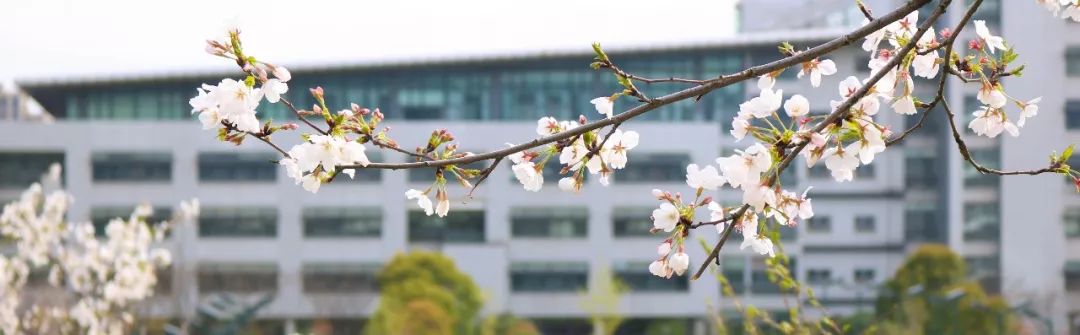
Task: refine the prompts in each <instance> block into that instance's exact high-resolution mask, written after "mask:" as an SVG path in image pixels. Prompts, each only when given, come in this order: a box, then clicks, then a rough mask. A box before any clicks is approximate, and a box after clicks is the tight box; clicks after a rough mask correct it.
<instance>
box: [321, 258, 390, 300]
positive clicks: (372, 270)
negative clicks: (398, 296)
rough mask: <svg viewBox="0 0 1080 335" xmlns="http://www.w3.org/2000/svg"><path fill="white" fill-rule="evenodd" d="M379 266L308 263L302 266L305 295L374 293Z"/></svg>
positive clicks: (377, 289) (377, 286)
mask: <svg viewBox="0 0 1080 335" xmlns="http://www.w3.org/2000/svg"><path fill="white" fill-rule="evenodd" d="M380 268H381V266H380V265H378V264H343V263H308V264H304V265H303V266H302V271H303V281H304V293H360V292H364V293H374V292H378V291H379V285H378V280H377V278H376V274H378V272H379V269H380Z"/></svg>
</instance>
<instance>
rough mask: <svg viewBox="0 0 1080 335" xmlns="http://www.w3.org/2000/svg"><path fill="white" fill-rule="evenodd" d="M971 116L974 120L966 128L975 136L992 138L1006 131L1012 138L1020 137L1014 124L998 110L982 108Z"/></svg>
mask: <svg viewBox="0 0 1080 335" xmlns="http://www.w3.org/2000/svg"><path fill="white" fill-rule="evenodd" d="M971 114H972V115H974V116H975V118H973V119H972V120H971V122H970V123H968V128H971V130H972V131H973V132H974V133H975V134H976V135H981V136H986V137H989V138H994V137H997V136H998V135H999V134H1001V132H1002V131H1006V132H1008V133H1009V135H1012V136H1013V137H1016V136H1020V130H1019V129H1018V128H1016V125H1015V124H1013V123H1012V122H1010V121H1008V120H1006V119H1005V113H1004V112H1002V111H1001V110H1000V109H994V108H987V107H986V106H982V107H981V108H980V109H979V110H977V111H975V112H973V113H971Z"/></svg>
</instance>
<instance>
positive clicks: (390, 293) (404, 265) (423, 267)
mask: <svg viewBox="0 0 1080 335" xmlns="http://www.w3.org/2000/svg"><path fill="white" fill-rule="evenodd" d="M378 280H379V287H380V293H381V300H380V302H379V307H378V309H376V311H375V313H374V314H373V315H372V318H371V321H370V322H369V323H368V325H367V331H366V333H368V334H387V335H389V334H393V335H398V334H402V335H409V334H412V335H421V334H463V335H464V334H472V333H473V332H474V328H475V320H476V318H477V315H478V313H479V311H480V307H481V305H482V304H483V301H482V299H481V295H480V289H479V288H478V287H477V286H476V283H474V282H473V281H472V278H470V277H469V276H468V275H467V274H465V273H463V272H461V271H459V270H458V269H457V266H455V265H454V261H453V260H451V259H450V258H448V257H446V256H443V255H441V254H438V253H433V252H411V253H408V254H403V253H399V254H397V255H394V258H393V259H391V260H390V262H389V263H387V264H386V266H385V267H384V268H383V269H382V271H380V272H379V274H378Z"/></svg>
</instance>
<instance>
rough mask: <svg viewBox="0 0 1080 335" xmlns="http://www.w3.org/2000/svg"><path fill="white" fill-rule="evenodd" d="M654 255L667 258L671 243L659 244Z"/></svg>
mask: <svg viewBox="0 0 1080 335" xmlns="http://www.w3.org/2000/svg"><path fill="white" fill-rule="evenodd" d="M656 253H657V254H658V255H660V257H665V256H667V255H668V253H671V242H664V243H660V245H659V246H657V247H656Z"/></svg>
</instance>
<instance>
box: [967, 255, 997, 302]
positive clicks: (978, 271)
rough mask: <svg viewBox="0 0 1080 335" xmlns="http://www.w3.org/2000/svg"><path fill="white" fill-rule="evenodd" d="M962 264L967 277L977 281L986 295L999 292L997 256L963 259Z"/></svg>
mask: <svg viewBox="0 0 1080 335" xmlns="http://www.w3.org/2000/svg"><path fill="white" fill-rule="evenodd" d="M964 264H966V265H967V275H968V277H969V278H971V279H973V280H977V281H979V284H981V285H982V286H983V289H985V290H987V291H988V293H996V292H998V291H1000V286H1001V259H1000V258H998V256H977V257H964Z"/></svg>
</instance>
